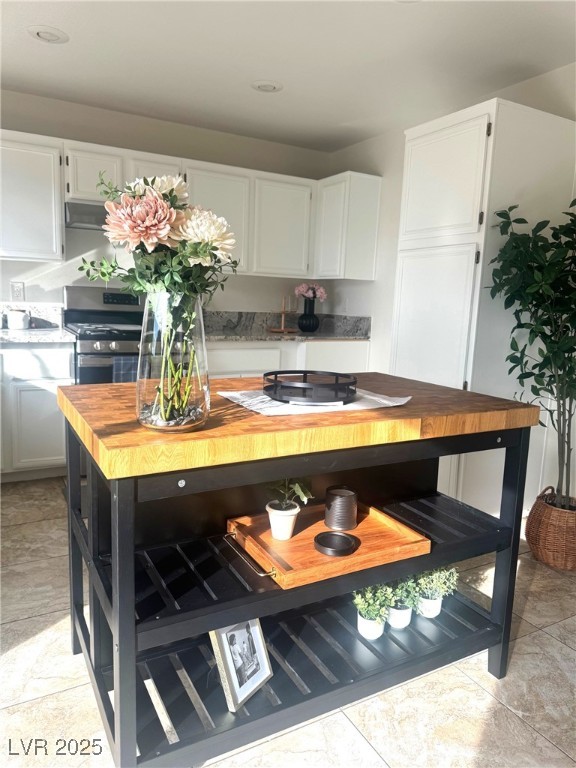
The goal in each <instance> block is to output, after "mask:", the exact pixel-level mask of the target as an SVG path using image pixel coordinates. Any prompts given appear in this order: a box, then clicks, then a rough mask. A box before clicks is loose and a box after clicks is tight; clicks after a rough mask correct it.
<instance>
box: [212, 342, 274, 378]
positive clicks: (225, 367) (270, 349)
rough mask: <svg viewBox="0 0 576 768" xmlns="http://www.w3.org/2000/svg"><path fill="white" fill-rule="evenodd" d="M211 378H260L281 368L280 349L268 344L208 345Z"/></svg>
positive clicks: (231, 343) (235, 343) (216, 343)
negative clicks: (259, 376)
mask: <svg viewBox="0 0 576 768" xmlns="http://www.w3.org/2000/svg"><path fill="white" fill-rule="evenodd" d="M206 354H207V357H208V370H209V371H210V376H211V377H212V376H213V377H216V378H217V377H218V376H258V375H262V374H263V373H266V371H276V370H278V369H279V368H280V358H281V354H280V347H279V346H278V345H274V344H268V343H266V342H259V343H257V344H250V343H242V342H221V343H220V342H212V343H208V344H207V345H206Z"/></svg>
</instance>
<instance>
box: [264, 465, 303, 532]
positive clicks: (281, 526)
mask: <svg viewBox="0 0 576 768" xmlns="http://www.w3.org/2000/svg"><path fill="white" fill-rule="evenodd" d="M270 490H271V491H273V492H274V493H275V494H276V498H275V499H273V501H269V502H268V504H266V511H267V512H268V518H269V520H270V528H271V530H272V538H273V539H279V540H280V541H287V540H288V539H290V538H291V537H292V533H293V531H294V524H295V523H296V516H297V515H298V512H300V504H298V502H297V501H296V499H299V500H300V502H301V503H302V504H307V503H308V499H311V498H312V494H311V493H310V490H309V488H308V486H307V485H306V483H305V482H304V481H303V480H300V479H298V478H292V477H286V478H284V479H283V480H278V481H277V482H275V483H272V484H271V485H270Z"/></svg>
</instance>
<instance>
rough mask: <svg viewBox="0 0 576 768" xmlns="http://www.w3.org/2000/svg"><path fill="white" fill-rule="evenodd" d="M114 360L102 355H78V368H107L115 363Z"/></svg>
mask: <svg viewBox="0 0 576 768" xmlns="http://www.w3.org/2000/svg"><path fill="white" fill-rule="evenodd" d="M113 360H114V358H113V357H103V356H102V355H78V368H107V367H111V366H112V365H114V363H113Z"/></svg>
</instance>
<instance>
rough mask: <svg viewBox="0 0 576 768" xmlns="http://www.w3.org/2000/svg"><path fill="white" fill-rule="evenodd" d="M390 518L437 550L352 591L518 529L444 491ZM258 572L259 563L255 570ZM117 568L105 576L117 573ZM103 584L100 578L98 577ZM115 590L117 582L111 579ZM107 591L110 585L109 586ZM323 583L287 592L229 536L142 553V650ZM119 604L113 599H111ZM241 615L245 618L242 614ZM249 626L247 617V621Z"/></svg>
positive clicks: (331, 588) (291, 600) (397, 509)
mask: <svg viewBox="0 0 576 768" xmlns="http://www.w3.org/2000/svg"><path fill="white" fill-rule="evenodd" d="M383 510H384V511H385V512H386V514H388V515H390V516H391V517H394V518H396V519H397V520H399V521H400V522H402V523H405V524H406V525H409V526H410V527H412V528H414V529H415V530H417V531H419V532H420V533H422V534H423V535H425V536H426V537H428V538H429V539H430V540H431V547H432V552H431V554H430V555H426V556H425V557H421V556H417V557H413V558H409V559H407V560H405V561H398V562H397V563H390V564H385V565H383V566H379V567H378V568H376V569H374V568H372V569H369V570H364V571H360V572H359V573H357V574H356V581H355V582H351V586H350V588H349V589H348V591H352V590H353V589H357V588H359V587H361V586H364V585H366V584H369V583H372V582H374V580H375V576H376V577H378V578H379V579H380V580H382V581H387V580H391V579H393V578H395V577H396V574H397V573H398V568H402V569H403V570H402V574H403V575H405V574H407V573H415V572H419V571H422V570H427V569H429V568H432V567H437V566H439V565H445V564H448V563H451V562H456V561H457V560H460V559H465V558H467V557H470V556H472V555H478V554H484V553H486V552H491V551H494V550H497V549H502V548H504V547H505V546H507V544H508V542H509V541H510V535H511V532H510V529H508V528H506V527H503V526H502V525H501V524H500V521H499V520H498V519H497V518H494V517H492V516H491V515H487V514H485V513H483V512H480V511H479V510H477V509H474V508H473V507H470V506H468V505H466V504H462V503H461V502H458V501H456V500H454V499H451V498H450V497H449V496H445V495H443V494H440V493H436V494H434V495H431V496H428V497H425V498H418V499H413V500H409V501H403V502H396V503H392V504H388V505H386V506H385V507H383ZM254 565H255V567H256V568H257V567H258V566H257V564H256V563H255V564H254ZM109 568H110V566H109V564H108V563H107V564H106V565H105V568H104V571H105V572H106V573H107V572H108V571H109ZM95 578H97V573H96V574H95ZM105 583H106V585H107V589H108V590H109V584H110V580H109V578H107V579H106V582H105ZM322 586H323V590H324V592H323V594H325V595H326V596H328V597H331V596H334V595H337V594H341V593H342V587H341V585H340V582H339V580H338V579H337V578H333V579H328V580H326V581H324V582H322ZM102 589H105V585H104V584H102ZM317 589H318V583H316V584H314V585H310V586H309V587H297V588H295V589H290V590H283V589H281V588H280V587H279V586H278V584H276V582H275V581H274V580H273V579H272V578H270V577H258V576H257V575H256V574H255V572H254V570H253V569H252V568H250V567H249V566H248V565H247V564H246V563H245V562H244V561H243V560H242V558H241V557H240V556H239V555H237V554H236V553H235V552H234V550H233V549H232V548H231V547H230V546H229V544H228V543H227V542H226V541H225V540H224V537H223V536H215V537H211V538H209V539H205V540H198V541H196V540H194V541H184V542H181V543H178V544H173V545H169V546H161V547H153V548H149V549H145V550H138V551H137V552H136V557H135V590H136V623H137V633H138V634H137V638H138V648H139V649H140V650H143V649H146V648H150V647H153V646H154V645H155V644H156V635H157V634H158V633H160V632H164V631H165V629H166V627H167V626H171V625H173V639H174V640H178V639H180V638H183V637H186V636H188V635H189V634H190V631H191V629H194V631H196V632H198V631H202V632H204V631H208V630H209V629H215V628H218V627H220V626H225V625H226V624H227V623H229V621H228V619H227V618H226V611H229V610H230V609H231V608H234V609H235V610H236V612H237V611H238V610H239V609H241V610H242V614H241V615H242V618H244V619H250V618H253V617H255V616H264V615H266V614H267V613H274V612H276V611H278V610H282V609H284V608H287V607H291V606H293V605H295V604H302V603H305V602H307V601H308V602H313V601H315V600H316V599H317V597H316V593H317ZM109 599H110V600H111V595H110V596H109ZM236 615H237V613H236ZM239 620H241V619H239Z"/></svg>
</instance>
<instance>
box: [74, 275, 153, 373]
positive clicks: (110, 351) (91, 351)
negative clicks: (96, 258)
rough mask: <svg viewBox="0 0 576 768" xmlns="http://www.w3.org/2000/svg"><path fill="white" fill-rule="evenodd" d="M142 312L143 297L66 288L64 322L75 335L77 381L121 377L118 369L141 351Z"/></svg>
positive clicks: (78, 287) (102, 289)
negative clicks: (141, 300) (118, 374)
mask: <svg viewBox="0 0 576 768" xmlns="http://www.w3.org/2000/svg"><path fill="white" fill-rule="evenodd" d="M142 316H143V311H142V306H141V303H140V299H139V298H138V297H135V296H131V295H130V294H127V293H123V292H122V291H118V290H113V289H108V288H97V287H92V286H67V287H66V288H64V313H63V325H64V328H65V329H66V330H67V331H70V333H73V334H74V336H75V337H76V345H75V352H76V354H75V360H76V366H75V368H76V382H77V383H78V384H88V383H91V384H95V383H105V382H113V381H117V380H119V379H118V378H117V377H116V376H117V373H116V372H117V371H118V370H120V368H124V369H125V368H126V366H125V365H124V363H134V361H135V360H136V356H137V355H138V350H139V342H140V335H141V330H142ZM134 365H135V363H134ZM134 365H133V366H132V367H134ZM123 380H125V379H123Z"/></svg>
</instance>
